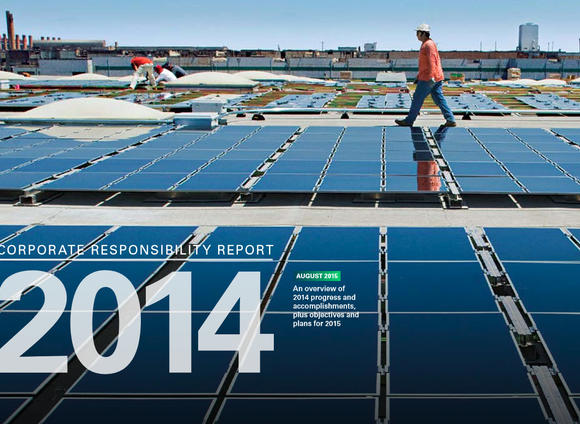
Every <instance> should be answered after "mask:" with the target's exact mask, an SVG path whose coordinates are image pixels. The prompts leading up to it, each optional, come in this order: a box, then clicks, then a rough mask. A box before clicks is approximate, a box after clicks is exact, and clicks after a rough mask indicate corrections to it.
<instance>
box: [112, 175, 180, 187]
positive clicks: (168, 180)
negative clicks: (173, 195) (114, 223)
mask: <svg viewBox="0 0 580 424" xmlns="http://www.w3.org/2000/svg"><path fill="white" fill-rule="evenodd" d="M186 176H187V173H186V172H181V173H177V174H170V173H154V172H139V173H137V174H133V175H130V176H128V177H127V178H124V179H122V180H121V181H119V182H117V183H115V184H113V185H112V186H110V187H109V188H108V189H107V190H109V191H166V190H168V189H169V188H170V187H171V186H172V185H174V184H176V183H177V182H178V181H179V180H181V179H182V178H184V177H186ZM109 182H111V181H109Z"/></svg>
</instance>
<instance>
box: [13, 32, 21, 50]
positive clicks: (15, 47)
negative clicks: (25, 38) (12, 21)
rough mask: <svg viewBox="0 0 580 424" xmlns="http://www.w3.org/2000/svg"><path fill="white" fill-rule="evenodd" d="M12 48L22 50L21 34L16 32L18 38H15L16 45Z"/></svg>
mask: <svg viewBox="0 0 580 424" xmlns="http://www.w3.org/2000/svg"><path fill="white" fill-rule="evenodd" d="M12 50H20V36H19V35H18V34H16V39H15V40H14V47H13V49H12Z"/></svg>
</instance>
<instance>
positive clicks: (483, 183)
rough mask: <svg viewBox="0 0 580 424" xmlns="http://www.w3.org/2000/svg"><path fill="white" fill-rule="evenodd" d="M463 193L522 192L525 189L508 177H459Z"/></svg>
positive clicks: (458, 180)
mask: <svg viewBox="0 0 580 424" xmlns="http://www.w3.org/2000/svg"><path fill="white" fill-rule="evenodd" d="M457 182H458V183H459V186H460V187H461V191H462V192H463V193H522V192H523V191H524V190H523V189H522V188H521V187H520V186H518V185H517V184H516V183H515V181H513V180H512V179H511V178H508V177H457Z"/></svg>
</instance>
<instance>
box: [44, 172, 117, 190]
mask: <svg viewBox="0 0 580 424" xmlns="http://www.w3.org/2000/svg"><path fill="white" fill-rule="evenodd" d="M89 169H90V168H89ZM125 175H127V172H88V171H81V172H76V173H74V174H70V175H66V176H64V177H63V178H60V179H58V180H56V181H52V182H49V183H47V184H46V185H43V186H42V189H43V190H70V191H83V190H99V189H101V188H102V187H103V186H106V185H107V184H110V183H112V182H113V181H115V180H117V179H119V178H121V177H124V176H125Z"/></svg>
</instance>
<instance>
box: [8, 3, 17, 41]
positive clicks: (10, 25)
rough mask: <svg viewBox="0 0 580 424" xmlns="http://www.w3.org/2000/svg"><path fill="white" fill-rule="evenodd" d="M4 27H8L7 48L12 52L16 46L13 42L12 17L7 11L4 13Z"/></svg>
mask: <svg viewBox="0 0 580 424" xmlns="http://www.w3.org/2000/svg"><path fill="white" fill-rule="evenodd" d="M6 26H7V27H8V48H9V49H10V50H13V49H14V48H15V46H16V41H15V40H14V16H13V15H12V13H10V12H9V11H8V10H7V11H6Z"/></svg>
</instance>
